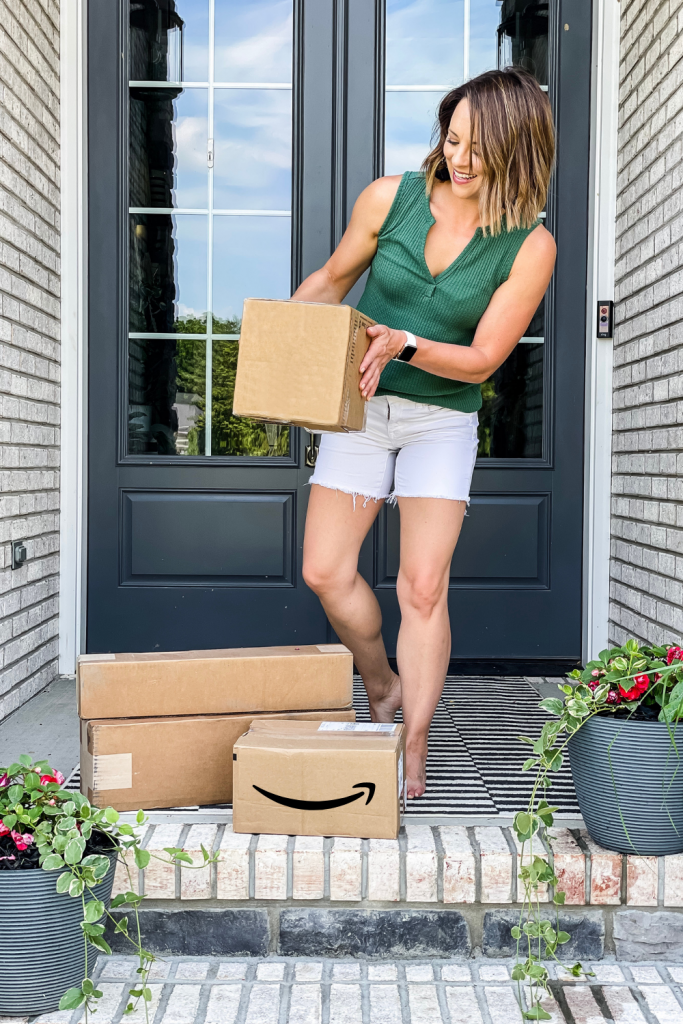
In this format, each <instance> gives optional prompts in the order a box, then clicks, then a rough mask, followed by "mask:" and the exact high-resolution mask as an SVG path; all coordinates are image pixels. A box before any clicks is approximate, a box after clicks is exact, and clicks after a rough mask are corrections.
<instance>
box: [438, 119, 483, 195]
mask: <svg viewBox="0 0 683 1024" xmlns="http://www.w3.org/2000/svg"><path fill="white" fill-rule="evenodd" d="M471 130H472V129H471V122H470V108H469V104H468V102H467V100H460V103H458V105H457V107H456V108H455V110H454V111H453V116H452V117H451V123H450V125H449V127H448V135H447V137H446V141H445V142H444V146H443V155H444V157H445V158H446V165H447V167H448V173H449V175H450V179H451V188H452V189H453V193H454V194H455V195H456V196H458V198H459V199H472V198H474V197H475V196H476V195H477V194H478V192H479V189H480V188H481V185H482V176H483V171H482V165H481V160H480V158H479V154H478V152H477V138H476V136H475V137H474V139H473V140H472V153H471V164H472V165H471V167H470V132H471Z"/></svg>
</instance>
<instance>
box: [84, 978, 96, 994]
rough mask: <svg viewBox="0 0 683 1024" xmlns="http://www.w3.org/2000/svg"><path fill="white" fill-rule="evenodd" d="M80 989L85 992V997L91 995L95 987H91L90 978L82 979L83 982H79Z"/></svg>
mask: <svg viewBox="0 0 683 1024" xmlns="http://www.w3.org/2000/svg"><path fill="white" fill-rule="evenodd" d="M81 988H82V990H83V991H84V992H85V994H86V996H89V995H91V993H92V992H94V991H95V986H94V985H93V983H92V981H91V980H90V978H84V979H83V981H82V982H81Z"/></svg>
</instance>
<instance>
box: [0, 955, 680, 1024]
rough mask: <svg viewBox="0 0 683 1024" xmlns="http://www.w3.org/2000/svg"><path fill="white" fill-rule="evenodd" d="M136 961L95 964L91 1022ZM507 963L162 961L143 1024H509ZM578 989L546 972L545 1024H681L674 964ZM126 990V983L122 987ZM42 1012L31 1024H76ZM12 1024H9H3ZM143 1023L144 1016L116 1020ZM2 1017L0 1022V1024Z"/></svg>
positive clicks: (618, 968) (599, 967) (105, 1009)
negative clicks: (95, 1005) (96, 999)
mask: <svg viewBox="0 0 683 1024" xmlns="http://www.w3.org/2000/svg"><path fill="white" fill-rule="evenodd" d="M135 966H136V962H135V960H134V959H132V958H128V957H101V958H100V960H99V963H98V967H97V973H98V975H99V981H98V984H99V987H100V988H101V990H102V992H103V993H104V996H103V999H102V1001H101V1004H100V1006H101V1008H100V1010H99V1011H98V1013H97V1015H96V1017H95V1018H94V1021H95V1022H96V1024H116V1022H118V1021H120V1020H121V1012H122V1009H123V1006H124V1005H125V997H126V991H127V989H128V987H129V984H130V982H131V980H132V979H133V978H134V973H133V972H134V969H135ZM511 966H512V965H511V962H510V961H509V960H498V961H491V960H483V959H477V960H468V961H462V960H461V961H445V960H442V961H435V962H433V963H420V962H418V961H405V960H404V961H400V962H398V963H394V962H386V963H372V962H371V963H367V962H361V961H357V960H322V959H319V960H314V959H307V960H303V959H293V958H287V959H284V958H280V957H269V958H267V959H248V960H241V959H237V958H235V959H222V958H220V959H219V958H213V959H212V958H204V957H202V958H193V959H192V958H187V957H169V958H166V959H165V960H164V961H162V962H159V963H157V964H156V965H155V968H154V973H153V978H152V979H151V981H150V988H151V989H152V992H153V998H152V1002H151V1004H150V1017H149V1019H150V1021H152V1022H153V1024H517V1022H518V1021H519V1020H520V1015H519V1011H518V1009H517V1004H516V1002H515V991H516V986H515V985H514V983H513V982H512V981H511V980H510V969H511ZM592 970H593V972H594V975H595V976H594V977H593V978H591V979H590V981H589V982H588V983H587V982H576V981H574V980H572V981H569V980H568V979H567V978H566V977H563V976H562V974H561V972H558V971H557V970H556V969H555V968H551V973H552V976H553V982H552V988H553V992H554V995H555V998H553V999H551V1000H548V1001H547V1003H546V1004H545V1005H546V1008H547V1009H548V1011H549V1012H550V1014H551V1018H552V1019H551V1024H605V1022H613V1024H683V965H680V964H679V965H673V964H662V963H658V964H623V963H621V964H616V963H609V962H602V963H599V964H595V965H593V967H592ZM126 983H128V984H126ZM79 1019H81V1014H80V1011H76V1012H75V1013H73V1014H71V1013H50V1014H45V1015H43V1016H42V1017H38V1018H37V1019H36V1020H35V1024H76V1022H77V1021H79ZM12 1020H14V1021H15V1024H19V1021H18V1020H17V1019H12ZM24 1020H28V1018H24ZM125 1020H126V1021H131V1022H132V1024H144V1020H145V1017H144V1011H142V1010H138V1011H136V1013H135V1014H134V1015H132V1016H129V1017H127V1018H125ZM9 1022H10V1018H6V1017H5V1018H3V1017H0V1024H9Z"/></svg>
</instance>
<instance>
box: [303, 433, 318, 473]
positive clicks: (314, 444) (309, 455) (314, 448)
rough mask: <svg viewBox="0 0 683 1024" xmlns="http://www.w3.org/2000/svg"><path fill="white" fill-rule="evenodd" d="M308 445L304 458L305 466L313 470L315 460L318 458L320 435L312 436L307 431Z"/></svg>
mask: <svg viewBox="0 0 683 1024" xmlns="http://www.w3.org/2000/svg"><path fill="white" fill-rule="evenodd" d="M308 436H309V439H310V444H307V445H306V454H305V457H304V462H305V464H306V465H307V466H308V467H309V468H310V469H313V467H314V466H315V462H316V459H317V458H318V452H319V450H320V434H312V433H311V432H310V430H309V431H308Z"/></svg>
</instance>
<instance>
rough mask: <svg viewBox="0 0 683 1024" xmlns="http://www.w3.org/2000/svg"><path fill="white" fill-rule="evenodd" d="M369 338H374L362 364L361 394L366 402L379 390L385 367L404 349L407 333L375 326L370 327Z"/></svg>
mask: <svg viewBox="0 0 683 1024" xmlns="http://www.w3.org/2000/svg"><path fill="white" fill-rule="evenodd" d="M368 337H369V338H372V342H371V343H370V347H369V349H368V350H367V352H366V353H365V357H364V359H363V362H362V363H361V364H360V372H361V378H360V393H361V395H362V396H363V398H364V399H365V400H366V402H367V401H369V400H370V399H371V398H372V396H373V395H374V393H375V391H376V390H377V387H378V385H379V376H380V374H381V372H382V370H383V369H384V367H385V366H386V365H387V363H388V362H390V360H392V359H393V358H394V357H395V356H397V355H398V354H399V352H400V351H401V350H402V349H403V346H404V345H405V343H406V332H405V331H394V330H392V328H391V327H385V326H384V325H383V324H375V325H374V327H368Z"/></svg>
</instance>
